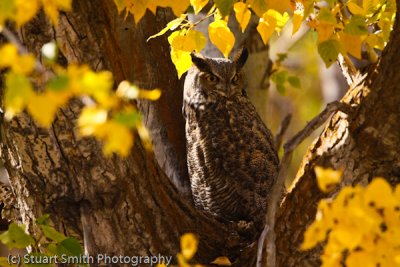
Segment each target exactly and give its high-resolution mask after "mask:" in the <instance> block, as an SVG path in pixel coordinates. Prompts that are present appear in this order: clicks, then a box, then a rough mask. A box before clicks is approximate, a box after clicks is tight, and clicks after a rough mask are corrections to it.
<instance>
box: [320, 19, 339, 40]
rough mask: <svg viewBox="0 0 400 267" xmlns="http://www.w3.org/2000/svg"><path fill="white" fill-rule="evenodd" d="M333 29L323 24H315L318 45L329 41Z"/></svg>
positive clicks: (329, 25) (327, 24)
mask: <svg viewBox="0 0 400 267" xmlns="http://www.w3.org/2000/svg"><path fill="white" fill-rule="evenodd" d="M334 29H335V25H332V24H329V23H325V22H320V23H318V24H317V32H318V43H319V44H320V43H323V42H324V41H327V40H329V39H331V36H332V35H333V31H334Z"/></svg>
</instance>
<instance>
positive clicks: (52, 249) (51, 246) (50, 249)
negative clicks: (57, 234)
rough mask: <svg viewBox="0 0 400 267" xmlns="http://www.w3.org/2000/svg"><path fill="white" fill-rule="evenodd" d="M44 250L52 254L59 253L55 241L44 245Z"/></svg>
mask: <svg viewBox="0 0 400 267" xmlns="http://www.w3.org/2000/svg"><path fill="white" fill-rule="evenodd" d="M44 252H46V253H48V254H50V255H57V245H56V244H54V243H50V244H48V245H47V246H44Z"/></svg>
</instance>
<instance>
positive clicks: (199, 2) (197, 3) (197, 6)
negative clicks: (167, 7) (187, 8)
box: [190, 0, 208, 15]
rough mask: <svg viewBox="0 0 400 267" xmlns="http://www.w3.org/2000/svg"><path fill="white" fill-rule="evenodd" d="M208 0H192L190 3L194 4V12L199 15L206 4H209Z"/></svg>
mask: <svg viewBox="0 0 400 267" xmlns="http://www.w3.org/2000/svg"><path fill="white" fill-rule="evenodd" d="M207 3H208V0H190V4H191V5H192V6H193V9H194V13H195V14H196V15H197V14H198V13H199V12H200V11H201V10H202V9H203V7H205V5H207Z"/></svg>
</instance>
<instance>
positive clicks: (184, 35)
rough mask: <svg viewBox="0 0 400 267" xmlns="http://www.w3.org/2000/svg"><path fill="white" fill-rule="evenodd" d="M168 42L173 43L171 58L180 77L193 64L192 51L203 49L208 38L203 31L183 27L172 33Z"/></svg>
mask: <svg viewBox="0 0 400 267" xmlns="http://www.w3.org/2000/svg"><path fill="white" fill-rule="evenodd" d="M168 42H169V43H170V44H171V59H172V62H173V63H174V65H175V68H176V70H177V72H178V77H179V78H180V77H181V76H182V74H183V73H185V72H186V71H187V70H188V69H189V68H190V66H191V65H192V58H191V57H190V53H191V52H192V51H200V50H201V49H203V47H204V46H205V44H206V42H207V40H206V38H205V36H204V35H203V34H202V33H201V32H198V31H195V30H188V31H186V30H185V29H183V30H180V31H175V32H173V33H171V35H170V36H169V37H168Z"/></svg>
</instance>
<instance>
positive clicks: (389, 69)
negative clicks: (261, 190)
mask: <svg viewBox="0 0 400 267" xmlns="http://www.w3.org/2000/svg"><path fill="white" fill-rule="evenodd" d="M397 6H400V2H399V1H397ZM399 44H400V13H399V11H397V14H396V22H395V25H394V29H393V31H392V35H391V39H390V41H389V43H388V45H387V47H386V48H385V50H384V52H383V54H382V57H381V59H380V60H379V62H378V63H377V64H376V65H374V66H372V67H371V68H370V70H369V72H368V74H367V76H366V77H365V79H359V80H358V81H357V82H355V83H354V84H353V85H352V86H350V89H349V90H348V92H347V94H346V95H345V96H344V97H343V99H342V102H343V103H345V104H348V105H349V107H350V112H349V113H348V114H345V113H343V112H337V113H336V114H334V116H333V117H332V119H331V120H330V121H329V123H328V124H327V125H326V127H325V129H324V130H323V132H322V133H321V135H320V136H319V138H318V139H317V140H315V142H314V144H313V145H312V146H311V147H310V148H309V150H308V152H307V154H306V155H305V157H304V159H303V163H302V166H301V167H300V170H299V171H298V175H297V183H296V184H295V186H294V188H293V189H292V190H291V192H290V193H289V194H288V195H287V197H286V199H285V201H284V203H283V205H282V206H281V209H280V211H279V214H278V219H277V223H276V228H275V231H276V233H277V253H278V256H277V258H278V266H284V267H290V266H319V265H320V262H319V260H318V257H319V253H320V250H321V249H320V248H319V249H314V250H312V251H308V252H301V251H300V250H299V247H300V244H301V242H302V240H303V233H304V231H305V229H306V227H307V226H308V225H309V224H310V223H311V222H312V221H313V220H314V218H315V214H316V208H317V203H318V202H319V200H320V199H321V198H325V197H330V196H332V195H334V194H335V193H337V191H336V192H335V193H333V194H330V195H328V194H323V193H322V192H321V191H320V190H319V189H318V186H317V183H316V178H315V174H314V167H315V166H316V165H319V166H324V167H331V168H334V169H343V171H344V172H343V181H342V183H341V186H340V187H342V186H345V185H355V184H367V183H369V182H370V181H371V179H372V178H374V177H377V176H381V177H384V178H386V179H387V180H388V181H390V182H391V183H392V184H397V183H399V181H400V146H399V144H400V132H399V129H400V105H399V103H400V72H399V71H398V70H397V68H396V67H395V66H397V65H398V64H400V50H399V47H398V45H399Z"/></svg>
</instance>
